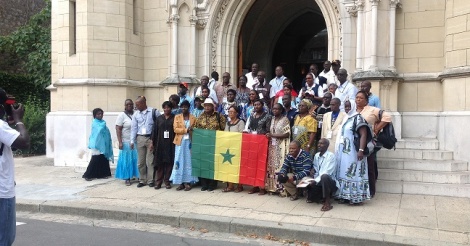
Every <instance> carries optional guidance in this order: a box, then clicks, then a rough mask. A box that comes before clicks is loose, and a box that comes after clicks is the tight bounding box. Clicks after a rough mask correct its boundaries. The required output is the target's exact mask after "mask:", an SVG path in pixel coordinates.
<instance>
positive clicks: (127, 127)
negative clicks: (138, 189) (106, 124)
mask: <svg viewBox="0 0 470 246" xmlns="http://www.w3.org/2000/svg"><path fill="white" fill-rule="evenodd" d="M133 114H134V102H132V100H131V99H127V100H126V101H125V102H124V112H121V113H120V114H119V115H118V117H117V119H116V136H117V139H118V142H119V157H118V162H117V167H116V174H115V176H116V178H117V179H123V180H125V184H126V185H127V186H129V185H131V178H133V177H136V178H139V169H138V168H137V149H135V148H132V149H131V147H130V142H131V124H132V115H133Z"/></svg>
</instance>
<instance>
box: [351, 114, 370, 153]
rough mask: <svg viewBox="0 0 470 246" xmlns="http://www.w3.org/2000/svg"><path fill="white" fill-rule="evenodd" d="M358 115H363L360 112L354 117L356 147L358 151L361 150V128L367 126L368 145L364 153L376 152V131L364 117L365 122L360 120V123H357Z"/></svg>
mask: <svg viewBox="0 0 470 246" xmlns="http://www.w3.org/2000/svg"><path fill="white" fill-rule="evenodd" d="M357 117H361V118H362V116H361V115H360V114H358V115H356V116H355V117H354V122H353V127H352V129H353V132H354V147H355V148H356V151H357V152H359V149H360V145H361V135H359V131H358V130H359V128H361V127H363V126H365V127H366V130H367V138H366V147H365V148H364V151H363V154H364V156H369V155H371V154H372V153H373V152H374V148H375V142H374V133H373V131H372V127H371V126H370V125H369V124H368V123H367V121H366V120H365V119H364V118H362V121H363V122H360V123H359V124H358V123H357Z"/></svg>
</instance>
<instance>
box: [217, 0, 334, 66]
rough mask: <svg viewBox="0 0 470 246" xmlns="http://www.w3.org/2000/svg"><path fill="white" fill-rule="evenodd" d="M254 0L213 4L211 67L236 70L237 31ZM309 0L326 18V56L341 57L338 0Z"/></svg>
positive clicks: (223, 1)
mask: <svg viewBox="0 0 470 246" xmlns="http://www.w3.org/2000/svg"><path fill="white" fill-rule="evenodd" d="M255 1H256V0H249V1H243V2H242V1H230V0H222V1H219V2H218V3H217V6H215V7H214V12H213V13H214V14H213V15H212V16H213V17H212V18H211V20H209V35H210V43H209V51H210V58H209V59H210V62H209V64H210V65H209V68H210V70H211V71H216V70H218V71H228V72H230V73H232V74H235V72H236V70H237V68H236V66H237V47H238V45H237V44H238V38H239V33H240V30H241V27H242V25H243V21H244V19H245V17H246V15H247V13H248V11H249V10H250V8H251V6H252V5H253V3H254V2H255ZM312 1H315V2H316V3H317V4H318V6H319V8H320V10H321V12H322V14H323V16H324V18H325V23H326V27H327V32H328V59H329V60H331V59H342V58H343V56H342V55H343V52H342V46H343V45H342V24H341V14H340V11H339V8H338V4H337V0H312Z"/></svg>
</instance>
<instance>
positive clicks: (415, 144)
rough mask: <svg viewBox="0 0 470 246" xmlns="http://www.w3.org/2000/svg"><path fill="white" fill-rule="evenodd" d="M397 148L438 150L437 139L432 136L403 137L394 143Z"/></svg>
mask: <svg viewBox="0 0 470 246" xmlns="http://www.w3.org/2000/svg"><path fill="white" fill-rule="evenodd" d="M395 147H396V148H397V149H422V150H438V149H439V140H437V139H432V138H403V139H399V140H398V141H397V143H396V144H395Z"/></svg>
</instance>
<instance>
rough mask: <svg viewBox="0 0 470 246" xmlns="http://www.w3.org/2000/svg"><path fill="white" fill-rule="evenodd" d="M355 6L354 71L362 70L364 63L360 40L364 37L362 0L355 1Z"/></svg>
mask: <svg viewBox="0 0 470 246" xmlns="http://www.w3.org/2000/svg"><path fill="white" fill-rule="evenodd" d="M356 8H357V20H356V21H357V23H356V25H357V27H356V29H357V32H356V71H357V72H360V71H362V70H363V67H364V63H363V60H362V57H363V55H364V52H363V48H362V46H363V45H362V41H363V39H364V31H363V27H364V23H363V22H364V12H363V10H364V2H363V0H358V1H356Z"/></svg>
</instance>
